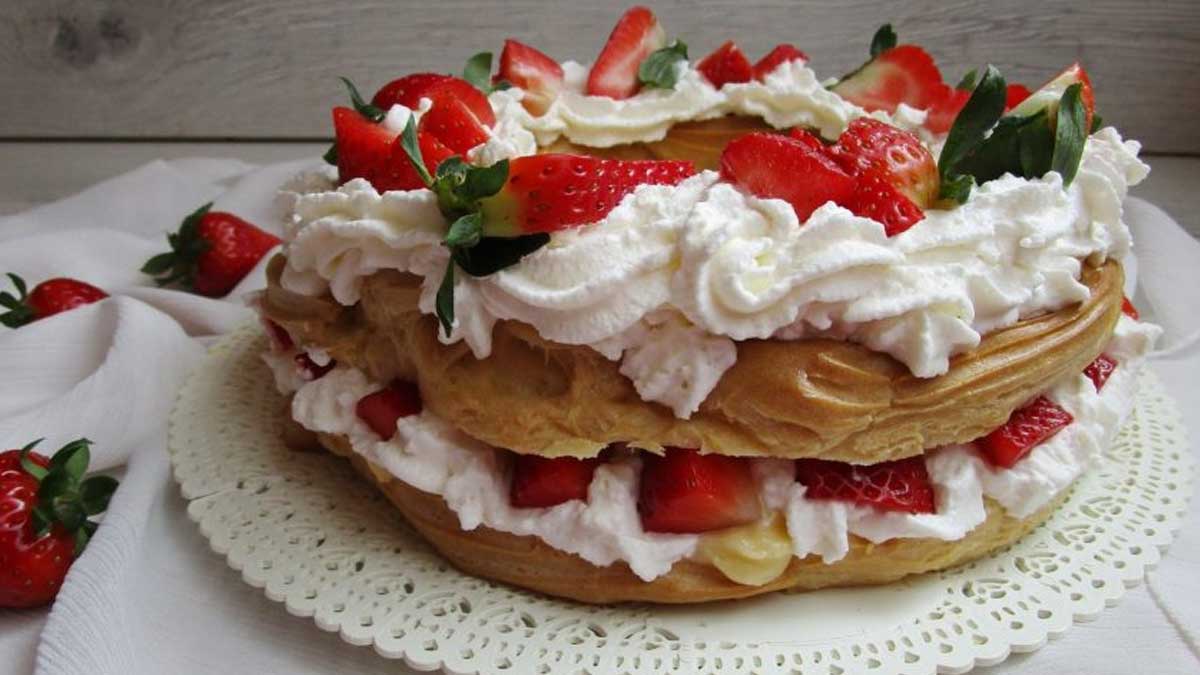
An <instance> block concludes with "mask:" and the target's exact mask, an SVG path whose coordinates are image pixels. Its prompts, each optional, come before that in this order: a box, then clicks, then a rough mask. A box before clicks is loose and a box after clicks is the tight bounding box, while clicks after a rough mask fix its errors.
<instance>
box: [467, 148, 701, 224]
mask: <svg viewBox="0 0 1200 675" xmlns="http://www.w3.org/2000/svg"><path fill="white" fill-rule="evenodd" d="M694 173H696V169H695V167H694V166H692V163H691V162H684V161H677V160H653V159H639V160H621V159H601V158H599V157H587V156H583V155H565V154H554V153H550V154H545V155H533V156H529V157H518V158H517V159H514V160H512V161H511V162H510V163H509V169H508V181H507V182H506V183H505V185H504V187H503V188H501V190H500V192H498V193H496V194H495V195H494V196H492V197H488V198H486V199H484V200H483V201H482V207H483V209H482V210H483V232H484V234H485V235H487V236H495V237H511V236H515V235H519V234H531V233H535V232H553V231H555V230H562V229H565V228H568V227H573V226H576V225H584V224H586V223H594V222H596V221H598V220H600V219H602V218H604V216H606V215H608V212H609V211H611V210H613V208H615V207H616V206H617V204H619V203H621V200H622V199H623V198H624V197H625V195H627V194H629V193H630V192H633V190H634V189H635V188H636V187H637V186H639V185H645V184H655V185H675V184H676V183H678V182H680V181H682V180H683V179H685V178H687V177H688V176H691V175H693V174H694Z"/></svg>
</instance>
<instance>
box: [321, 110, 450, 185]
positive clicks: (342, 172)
mask: <svg viewBox="0 0 1200 675" xmlns="http://www.w3.org/2000/svg"><path fill="white" fill-rule="evenodd" d="M333 125H334V130H335V133H336V135H337V160H338V181H339V182H341V183H345V182H346V181H349V180H351V179H353V178H365V179H366V180H367V181H368V182H369V183H371V185H373V186H374V187H375V189H376V190H378V191H380V192H386V191H388V190H418V189H420V188H423V187H425V183H424V182H422V181H421V177H420V176H419V175H418V174H417V171H416V169H414V168H413V166H412V162H410V161H409V159H408V155H407V154H406V153H405V152H404V148H403V147H402V146H401V145H400V134H398V133H396V132H393V131H390V130H389V129H388V128H387V127H385V126H383V125H382V124H376V123H375V122H372V121H370V120H368V119H367V118H365V117H363V116H362V115H360V114H358V113H357V112H355V111H354V110H352V109H350V108H334V109H333ZM417 139H418V143H419V144H420V146H421V158H422V159H424V160H425V167H426V168H427V169H428V170H429V173H430V174H433V173H434V172H436V171H437V166H438V164H440V163H442V161H444V160H445V159H447V158H448V157H450V156H451V155H453V154H454V151H453V150H451V149H450V148H448V147H446V146H445V144H443V143H442V142H441V141H439V140H438V139H437V138H435V137H433V136H432V135H430V134H419V135H418V136H417Z"/></svg>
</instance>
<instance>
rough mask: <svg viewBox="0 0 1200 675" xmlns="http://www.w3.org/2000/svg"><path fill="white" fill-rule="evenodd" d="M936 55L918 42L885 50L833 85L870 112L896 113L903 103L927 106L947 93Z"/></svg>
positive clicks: (843, 95) (844, 95)
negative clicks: (933, 55)
mask: <svg viewBox="0 0 1200 675" xmlns="http://www.w3.org/2000/svg"><path fill="white" fill-rule="evenodd" d="M944 85H945V83H944V82H943V81H942V73H941V71H939V70H938V68H937V65H935V64H934V62H933V57H931V56H930V55H929V53H928V52H926V51H925V50H924V49H921V48H920V47H918V46H916V45H900V46H898V47H892V48H891V49H888V50H885V51H883V52H882V53H880V54H879V56H877V57H875V58H874V59H872V60H871V61H869V62H868V63H867V64H866V65H864V66H863V67H862V68H860V69H858V70H857V71H855V72H854V73H853V74H851V75H849V76H848V77H846V78H845V79H843V80H842V81H841V82H838V83H837V84H835V85H834V86H833V91H834V92H836V93H837V94H838V95H839V96H841V97H842V98H844V99H846V100H847V101H850V102H851V103H854V104H856V105H859V106H861V107H863V108H865V109H866V110H868V111H875V110H884V111H886V112H889V113H890V112H895V111H896V107H897V106H898V105H900V104H901V103H907V104H908V105H910V106H912V107H914V108H921V109H926V108H929V107H930V106H932V105H933V104H934V103H935V102H937V100H938V99H939V97H940V96H942V95H943V94H944V90H943V89H942V87H943V86H944Z"/></svg>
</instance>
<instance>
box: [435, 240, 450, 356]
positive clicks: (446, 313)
mask: <svg viewBox="0 0 1200 675" xmlns="http://www.w3.org/2000/svg"><path fill="white" fill-rule="evenodd" d="M434 307H435V309H436V310H437V317H438V321H439V322H441V324H442V330H443V331H445V334H446V336H447V337H449V336H450V331H451V330H453V329H454V256H453V255H451V256H450V260H449V262H447V263H446V273H445V274H443V275H442V283H441V285H439V286H438V292H437V299H436V300H435V301H434Z"/></svg>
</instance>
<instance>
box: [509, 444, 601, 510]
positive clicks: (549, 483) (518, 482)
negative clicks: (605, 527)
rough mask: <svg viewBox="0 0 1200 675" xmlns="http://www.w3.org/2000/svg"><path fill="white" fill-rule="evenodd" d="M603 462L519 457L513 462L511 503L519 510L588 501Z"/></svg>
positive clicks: (592, 459) (598, 460)
mask: <svg viewBox="0 0 1200 675" xmlns="http://www.w3.org/2000/svg"><path fill="white" fill-rule="evenodd" d="M597 466H600V459H599V458H598V457H592V458H590V459H577V458H575V457H554V458H549V457H538V456H537V455H516V456H515V457H514V458H513V468H512V486H511V488H510V490H509V494H508V497H509V502H511V503H512V505H513V506H515V507H517V508H539V507H546V506H555V505H557V504H562V503H563V502H569V501H571V500H572V499H581V500H584V501H587V497H588V486H589V485H591V484H592V475H593V474H595V473H596V467H597Z"/></svg>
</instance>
